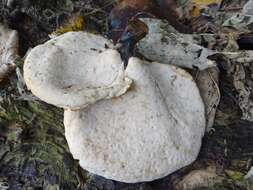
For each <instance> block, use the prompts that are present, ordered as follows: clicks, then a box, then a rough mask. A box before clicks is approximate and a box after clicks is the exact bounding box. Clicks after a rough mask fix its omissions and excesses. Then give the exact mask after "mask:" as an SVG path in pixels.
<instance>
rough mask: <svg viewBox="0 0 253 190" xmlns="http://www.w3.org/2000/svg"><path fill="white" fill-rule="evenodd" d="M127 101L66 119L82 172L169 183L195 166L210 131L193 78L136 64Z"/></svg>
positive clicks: (134, 61) (105, 103)
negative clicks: (177, 173) (174, 175)
mask: <svg viewBox="0 0 253 190" xmlns="http://www.w3.org/2000/svg"><path fill="white" fill-rule="evenodd" d="M126 74H127V76H128V77H129V78H131V79H133V81H134V82H133V86H132V88H130V89H129V90H128V91H127V92H126V93H125V94H124V95H122V96H120V97H118V98H116V99H115V98H114V99H110V100H102V101H99V102H97V103H95V104H93V105H91V106H89V107H87V108H85V109H82V110H79V111H69V110H66V111H65V113H64V125H65V135H66V139H67V141H68V145H69V148H70V151H71V153H72V154H73V156H74V158H75V159H78V160H79V162H80V165H81V167H83V168H84V169H87V170H88V171H90V172H92V173H95V174H98V175H101V176H104V177H106V178H109V179H114V180H117V181H122V182H128V183H134V182H141V181H151V180H155V179H158V178H161V177H164V176H166V175H168V174H170V173H172V172H174V171H176V170H178V169H180V168H182V167H184V166H186V165H188V164H190V163H192V162H193V161H194V160H195V159H196V157H197V155H198V153H199V150H200V146H201V140H202V136H203V134H204V130H205V110H204V104H203V102H202V99H201V97H200V94H199V90H198V88H197V86H196V84H195V82H194V80H193V79H192V77H191V76H190V75H189V74H188V73H187V72H186V71H184V70H182V69H179V68H177V67H175V66H171V65H165V64H159V63H150V64H145V63H143V62H142V61H140V60H138V59H137V58H131V59H130V61H129V63H128V67H127V69H126Z"/></svg>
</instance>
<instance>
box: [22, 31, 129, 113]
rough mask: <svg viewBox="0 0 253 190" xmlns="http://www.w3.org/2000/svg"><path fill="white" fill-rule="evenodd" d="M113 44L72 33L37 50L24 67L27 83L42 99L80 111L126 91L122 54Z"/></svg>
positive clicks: (28, 58)
mask: <svg viewBox="0 0 253 190" xmlns="http://www.w3.org/2000/svg"><path fill="white" fill-rule="evenodd" d="M107 47H113V45H112V44H111V42H110V41H108V40H107V39H105V38H103V37H102V36H98V35H94V34H90V33H86V32H69V33H66V34H63V35H61V36H59V37H57V38H54V39H52V40H50V41H48V42H46V43H45V44H42V45H39V46H37V47H35V48H34V49H33V50H32V51H31V52H30V53H29V55H28V56H27V58H26V60H25V64H24V78H25V82H26V84H27V86H28V88H29V89H31V91H32V93H33V94H34V95H35V96H37V97H39V98H40V99H41V100H43V101H45V102H47V103H49V104H53V105H55V106H58V107H62V108H70V109H80V108H84V107H86V106H88V105H89V104H92V103H94V102H96V101H98V100H101V99H107V98H112V97H117V96H120V95H122V94H123V93H125V92H126V90H127V89H128V88H129V87H130V84H131V80H130V79H129V78H127V77H126V76H125V73H124V66H123V64H122V60H121V57H120V54H119V53H118V52H117V51H116V50H112V49H107Z"/></svg>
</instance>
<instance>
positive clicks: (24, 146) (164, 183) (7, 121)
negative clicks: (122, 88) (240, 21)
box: [0, 0, 253, 190]
mask: <svg viewBox="0 0 253 190" xmlns="http://www.w3.org/2000/svg"><path fill="white" fill-rule="evenodd" d="M240 2H241V1H240ZM114 3H115V2H113V1H112V0H96V1H92V0H83V1H82V0H76V1H71V0H50V1H44V0H38V1H32V0H19V1H17V2H16V5H15V8H8V7H6V1H5V0H0V9H1V10H0V22H2V23H5V24H7V25H8V26H9V27H10V28H12V29H15V30H17V31H18V33H19V37H20V52H19V54H20V57H21V58H20V59H19V61H18V63H17V64H18V65H17V69H16V72H14V73H12V74H10V75H9V76H8V79H6V80H5V81H4V82H3V83H2V84H1V87H0V190H5V189H11V190H19V189H25V190H26V189H36V190H39V189H46V190H54V189H55V190H57V189H66V190H70V189H71V190H72V189H85V190H86V189H87V190H88V189H107V190H120V189H124V190H126V189H140V190H165V189H166V190H169V189H171V190H173V189H175V190H176V189H187V188H185V187H182V184H183V183H185V184H188V185H189V188H188V189H195V190H197V189H203V190H204V189H205V190H232V189H233V190H250V189H251V188H252V183H253V182H252V181H253V179H251V181H250V180H246V179H245V177H244V176H245V175H246V174H247V173H248V171H249V170H250V168H251V165H252V163H253V160H252V158H253V123H252V122H250V121H246V120H242V119H241V118H242V111H241V110H240V107H239V103H238V93H237V90H236V89H235V87H234V85H233V76H231V75H230V74H229V73H228V72H227V70H226V69H222V68H221V69H220V82H219V86H220V93H221V101H220V104H219V106H218V108H217V112H216V118H215V122H214V126H213V128H212V130H210V131H209V132H206V134H205V136H204V139H203V144H202V148H201V151H200V154H199V156H198V158H197V160H196V161H195V162H194V163H193V164H191V165H189V166H187V167H185V168H183V169H181V170H179V171H177V172H175V173H173V174H171V175H169V176H167V177H165V178H163V179H159V180H156V181H153V182H147V183H139V184H125V183H120V182H116V181H112V180H107V179H104V178H102V177H99V176H96V175H93V174H90V173H88V172H87V171H84V170H82V169H81V168H80V167H79V166H78V163H77V161H75V160H74V159H73V158H72V155H71V154H70V152H69V149H68V145H67V143H66V140H65V137H64V127H63V123H62V121H63V110H61V109H58V108H55V107H53V106H51V105H48V104H46V103H44V102H41V101H39V100H38V99H36V98H33V97H32V96H31V94H30V92H28V90H27V89H26V87H25V84H24V82H23V80H22V74H21V73H22V64H23V61H24V60H23V58H22V57H24V56H25V54H26V52H27V50H28V49H29V48H31V47H34V46H36V45H38V44H41V43H43V42H45V41H47V40H48V39H49V37H48V35H49V34H50V33H52V32H53V31H55V30H56V28H58V27H59V26H60V25H61V23H63V22H65V20H66V19H68V18H69V17H71V14H72V13H74V12H79V14H80V15H81V16H82V17H83V18H84V21H85V27H84V28H85V30H87V31H92V32H96V33H100V34H104V33H105V31H106V19H105V18H106V17H108V14H109V12H110V10H111V9H112V7H113V6H114ZM241 3H242V2H241ZM252 66H253V64H252V65H250V66H247V68H246V67H245V70H247V71H248V72H251V69H250V68H251V67H252ZM188 174H189V175H188ZM187 180H188V181H187ZM189 181H190V182H189ZM190 186H192V187H190Z"/></svg>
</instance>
